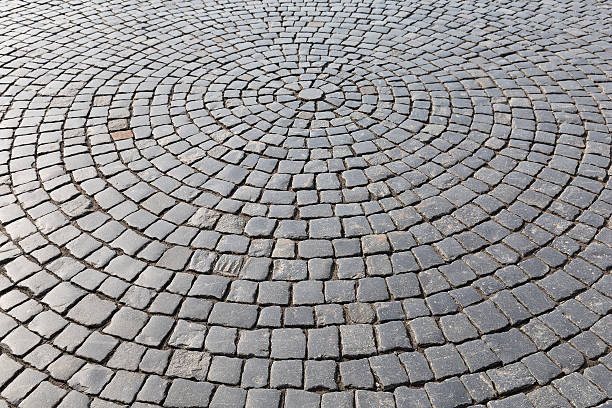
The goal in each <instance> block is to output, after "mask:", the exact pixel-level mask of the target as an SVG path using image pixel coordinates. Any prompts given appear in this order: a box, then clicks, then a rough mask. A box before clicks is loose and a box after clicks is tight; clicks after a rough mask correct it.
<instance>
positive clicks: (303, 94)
mask: <svg viewBox="0 0 612 408" xmlns="http://www.w3.org/2000/svg"><path fill="white" fill-rule="evenodd" d="M298 97H299V98H300V99H303V100H305V101H316V100H319V99H321V98H322V97H323V91H322V90H320V89H316V88H306V89H302V90H301V91H300V93H299V94H298Z"/></svg>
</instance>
